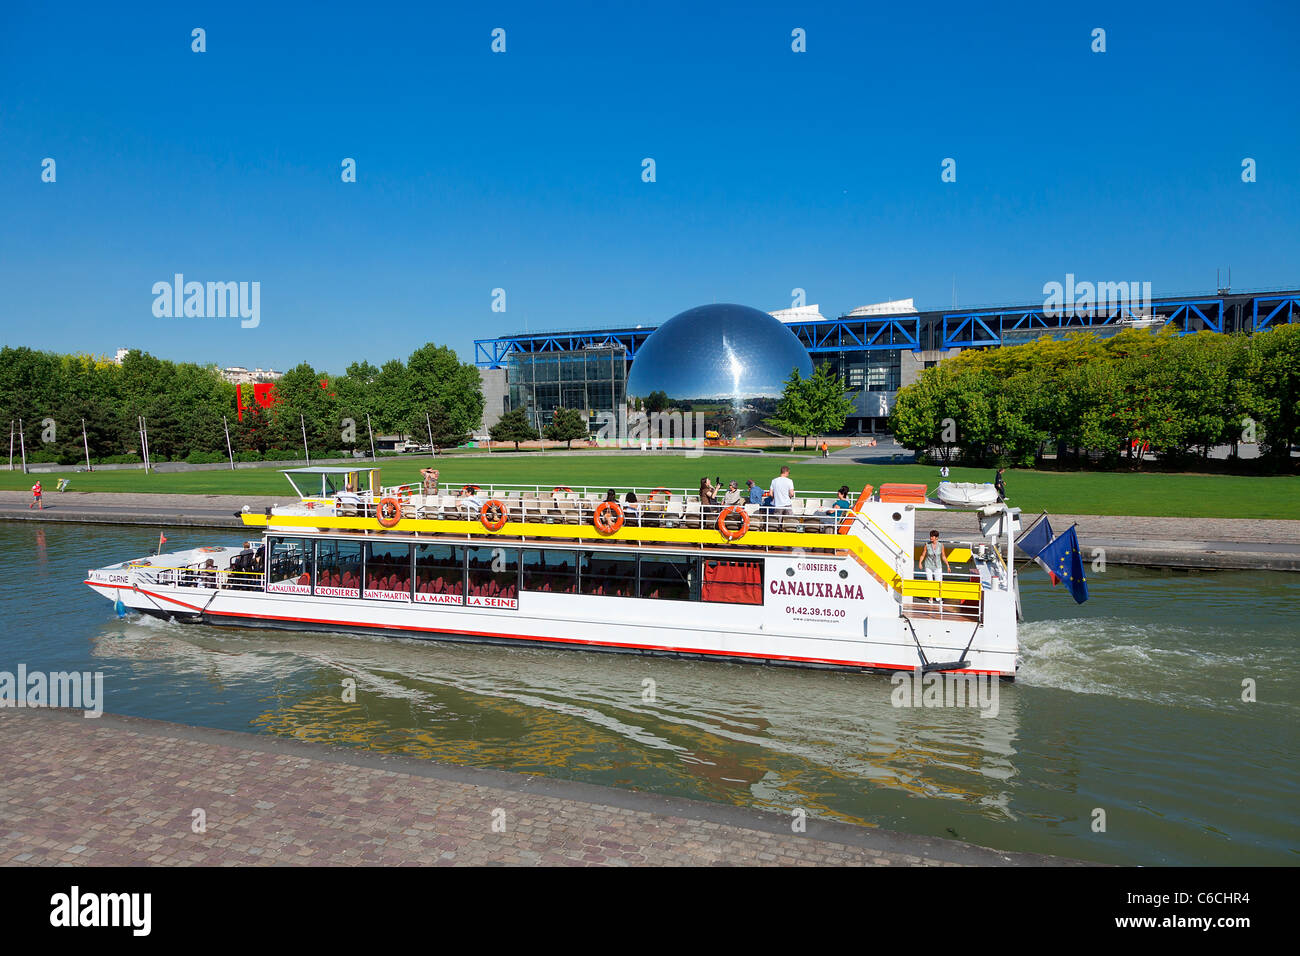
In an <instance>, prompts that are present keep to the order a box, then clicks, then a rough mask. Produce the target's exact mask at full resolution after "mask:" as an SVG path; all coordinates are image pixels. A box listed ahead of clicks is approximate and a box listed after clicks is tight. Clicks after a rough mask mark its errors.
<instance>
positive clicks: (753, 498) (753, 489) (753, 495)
mask: <svg viewBox="0 0 1300 956" xmlns="http://www.w3.org/2000/svg"><path fill="white" fill-rule="evenodd" d="M745 488H746V489H747V490H748V493H749V503H750V504H751V505H761V504H762V503H763V494H764V492H763V489H762V488H760V487H758V485H756V484H754V479H753V478H746V479H745Z"/></svg>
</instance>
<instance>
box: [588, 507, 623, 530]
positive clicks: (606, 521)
mask: <svg viewBox="0 0 1300 956" xmlns="http://www.w3.org/2000/svg"><path fill="white" fill-rule="evenodd" d="M611 512H613V514H612V515H611ZM591 523H592V524H594V525H595V526H596V530H597V531H598V532H600V533H601V534H614V533H615V532H617V531H618V530H619V529H620V528H622V527H623V507H622V505H620V504H619V503H618V502H617V501H602V502H601V503H600V504H598V505H596V511H595V513H594V514H593V515H592V516H591Z"/></svg>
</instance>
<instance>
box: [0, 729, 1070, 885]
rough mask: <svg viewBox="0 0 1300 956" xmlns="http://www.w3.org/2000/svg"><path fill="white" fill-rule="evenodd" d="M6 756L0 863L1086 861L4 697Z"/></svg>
mask: <svg viewBox="0 0 1300 956" xmlns="http://www.w3.org/2000/svg"><path fill="white" fill-rule="evenodd" d="M0 767H3V768H4V773H3V774H2V775H0V866H4V865H13V864H30V865H51V864H55V865H57V864H76V865H92V866H121V865H142V864H164V865H178V866H192V865H199V866H246V865H258V864H282V865H283V864H312V865H358V864H359V865H416V864H421V865H428V864H433V865H444V866H445V865H483V864H506V865H525V866H535V865H550V864H555V865H563V866H593V865H594V866H601V865H604V866H628V865H657V866H663V865H668V866H680V865H686V866H693V865H729V864H740V865H799V866H818V865H866V866H961V865H1034V866H1041V865H1047V864H1058V865H1082V864H1078V863H1077V862H1076V861H1071V860H1062V859H1059V858H1055V857H1045V856H1038V855H1034V854H1024V853H1004V852H1001V851H996V850H989V849H984V848H982V847H976V846H971V845H969V844H965V843H958V842H955V841H950V840H939V839H932V838H927V837H915V836H908V835H905V834H896V833H890V832H887V831H882V830H877V829H871V828H867V827H855V826H850V825H848V824H843V823H836V822H831V821H819V820H809V821H808V823H807V832H806V833H800V834H796V833H794V832H792V826H791V818H790V817H787V816H783V815H779V814H774V813H760V812H757V811H753V810H746V809H741V808H737V807H731V806H723V805H717V804H711V803H703V802H699V801H692V800H682V799H677V798H671V797H659V796H654V795H648V794H640V793H634V792H631V791H622V790H614V789H610V788H605V787H596V786H590V785H586V784H576V783H569V782H565V781H559V780H550V779H547V778H543V777H534V776H527V775H523V774H513V773H504V772H500V771H490V770H476V769H470V768H463V767H453V766H448V765H442V764H436V763H433V762H431V761H427V760H419V759H415V758H410V757H395V756H386V755H378V754H371V753H369V752H366V751H358V750H345V749H337V748H331V747H326V746H322V745H319V744H308V743H303V742H301V741H296V740H286V739H283V738H279V737H272V736H269V735H266V736H264V735H259V734H246V733H232V732H227V731H217V730H208V729H204V728H197V727H184V726H181V725H178V724H168V723H163V722H161V721H154V720H143V719H139V718H129V717H118V716H113V715H108V714H106V715H104V716H102V717H99V718H94V719H88V718H85V717H83V716H82V715H81V714H80V713H78V712H72V711H52V710H12V709H0ZM196 810H202V811H203V813H204V815H205V826H206V829H205V832H202V833H195V832H194V830H193V822H194V820H195V811H196Z"/></svg>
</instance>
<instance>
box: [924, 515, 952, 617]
mask: <svg viewBox="0 0 1300 956" xmlns="http://www.w3.org/2000/svg"><path fill="white" fill-rule="evenodd" d="M941 561H942V562H943V566H944V567H945V568H947V569H948V573H949V574H952V565H951V564H949V563H948V555H946V554H945V553H944V550H943V545H941V544H940V543H939V532H938V531H931V532H930V541H929V543H928V544H926V546H925V554H924V555H923V556H922V557H921V570H922V571H924V572H925V576H926V579H927V580H930V581H937V582H939V585H940V587H942V586H943V575H942V574H941V573H940V572H939V562H941ZM930 603H931V604H935V603H938V602H937V600H936V599H935V598H930Z"/></svg>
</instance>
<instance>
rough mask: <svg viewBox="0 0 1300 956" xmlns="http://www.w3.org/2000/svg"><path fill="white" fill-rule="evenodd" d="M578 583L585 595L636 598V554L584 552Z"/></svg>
mask: <svg viewBox="0 0 1300 956" xmlns="http://www.w3.org/2000/svg"><path fill="white" fill-rule="evenodd" d="M578 581H579V587H580V589H581V591H582V593H583V594H600V595H612V596H614V597H635V596H636V554H634V553H631V554H629V553H623V552H619V551H583V552H582V564H581V567H580V571H579V577H578Z"/></svg>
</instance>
